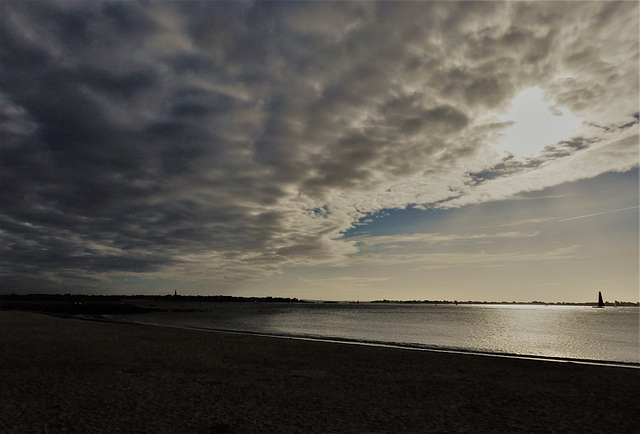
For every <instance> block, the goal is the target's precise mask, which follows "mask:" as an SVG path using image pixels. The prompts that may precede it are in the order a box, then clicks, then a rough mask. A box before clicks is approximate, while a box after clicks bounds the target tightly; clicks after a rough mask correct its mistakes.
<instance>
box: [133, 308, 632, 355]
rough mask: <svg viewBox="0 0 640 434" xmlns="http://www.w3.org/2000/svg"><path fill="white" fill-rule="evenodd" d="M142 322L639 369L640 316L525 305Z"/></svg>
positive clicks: (252, 312) (220, 314)
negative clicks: (607, 363)
mask: <svg viewBox="0 0 640 434" xmlns="http://www.w3.org/2000/svg"><path fill="white" fill-rule="evenodd" d="M192 307H194V308H197V307H200V308H202V309H207V311H204V312H155V313H149V314H144V315H139V316H136V319H137V320H139V321H142V322H149V323H156V324H164V325H173V326H181V327H203V328H209V329H224V330H233V331H247V332H256V333H264V334H274V335H285V336H296V337H310V338H324V339H328V338H329V339H341V340H349V341H358V342H369V343H387V344H400V345H410V346H415V347H422V348H432V349H453V350H463V351H474V352H486V353H506V354H517V355H527V356H538V357H550V358H569V359H583V360H596V361H615V362H625V363H633V364H639V363H640V336H639V309H638V308H637V307H617V308H615V307H608V308H605V309H593V308H591V307H577V306H566V307H565V306H524V305H458V306H455V305H402V304H398V305H396V304H366V303H363V304H295V303H294V304H284V303H283V304H279V303H277V304H276V303H216V304H213V303H212V304H205V303H203V304H202V305H200V306H198V305H197V304H193V306H192Z"/></svg>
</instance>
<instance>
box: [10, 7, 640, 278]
mask: <svg viewBox="0 0 640 434" xmlns="http://www.w3.org/2000/svg"><path fill="white" fill-rule="evenodd" d="M637 7H638V6H637V4H635V3H633V2H626V3H625V2H623V3H617V2H616V3H606V4H602V3H591V2H583V3H571V4H567V3H553V4H544V5H542V4H536V3H509V4H497V3H492V2H486V3H480V2H479V3H454V2H415V3H414V2H409V3H387V2H381V3H375V2H367V3H350V2H347V3H306V2H300V3H277V2H276V3H274V2H255V3H252V2H159V3H145V2H100V3H90V4H85V3H78V2H62V1H61V2H57V1H50V2H37V3H33V2H19V1H4V2H3V3H2V15H3V16H2V21H1V23H0V26H1V28H0V32H1V35H2V36H1V38H2V44H0V45H1V46H0V192H1V194H0V205H1V206H0V229H1V231H0V241H1V242H2V245H3V247H2V253H3V254H2V258H3V259H2V262H1V264H0V274H2V275H3V276H5V277H3V279H5V282H9V281H11V282H15V281H16V276H29V275H33V274H34V273H38V275H42V276H43V277H42V279H43V281H51V282H54V281H55V282H58V284H64V282H69V279H71V278H72V277H73V276H80V277H81V278H89V279H94V280H96V281H104V279H105V278H107V276H114V275H117V274H119V273H120V274H126V273H140V274H144V275H157V276H162V277H166V278H181V279H203V280H207V279H209V280H216V279H220V280H222V281H225V282H226V281H240V280H243V279H252V278H259V277H261V276H263V275H266V274H270V273H276V272H278V270H281V269H282V267H286V266H297V265H317V264H323V265H340V264H341V263H343V262H344V260H345V258H347V257H349V256H350V255H354V254H355V253H357V252H358V246H357V245H356V244H355V242H352V241H345V240H340V238H341V237H342V233H343V232H344V231H345V230H347V229H348V228H349V227H351V226H352V225H353V224H354V223H355V222H357V221H358V220H359V219H361V218H362V217H365V216H366V215H367V214H368V213H372V212H375V211H377V210H380V209H384V208H404V207H406V206H407V205H415V206H420V207H427V208H428V207H439V206H440V207H457V206H463V205H465V204H472V203H480V202H484V201H489V200H500V199H504V198H508V197H513V196H514V195H516V194H518V193H520V192H523V191H533V190H539V189H542V188H544V187H547V186H550V185H555V184H558V183H561V182H566V181H571V180H576V179H581V178H588V177H593V176H597V175H598V174H600V173H603V172H606V171H626V170H629V169H630V168H633V167H635V166H637V164H638V160H637V140H638V139H637V115H636V117H635V118H634V117H633V116H634V114H636V113H637V107H638V97H637V95H638V83H637V76H638V37H637V35H638V13H637ZM534 86H537V87H540V88H541V89H543V90H545V91H546V92H547V93H548V94H549V95H550V97H551V98H552V99H553V100H554V101H555V102H556V103H557V106H558V107H559V108H560V109H567V110H570V111H571V112H572V113H574V114H575V115H576V116H577V117H579V118H580V119H581V120H582V121H583V122H584V123H585V125H599V126H600V127H602V128H598V127H589V128H585V130H584V131H583V137H581V141H580V143H584V145H581V146H573V145H571V146H570V145H569V144H565V145H563V146H564V147H562V149H560V147H556V152H555V153H554V152H551V151H550V152H549V153H547V154H544V155H542V156H540V157H538V159H534V160H528V161H524V162H522V161H519V162H518V161H515V160H513V159H510V158H509V157H508V156H505V154H504V153H502V152H501V151H500V150H499V149H498V148H497V146H496V144H497V142H498V141H499V139H500V137H501V134H503V132H504V130H505V129H506V127H507V126H508V125H506V124H505V123H504V122H501V121H500V116H501V115H502V114H504V112H506V110H507V109H508V107H509V104H510V101H511V99H512V98H513V97H514V96H515V95H516V94H518V92H519V91H521V90H523V89H525V88H528V87H534ZM634 119H635V120H634ZM634 122H635V123H634ZM625 125H627V127H625V128H623V126H625ZM629 125H630V126H629ZM603 128H606V130H605V129H603ZM571 143H574V142H571ZM575 143H578V142H575ZM550 145H552V144H550ZM480 174H482V175H480ZM47 279H49V280H47Z"/></svg>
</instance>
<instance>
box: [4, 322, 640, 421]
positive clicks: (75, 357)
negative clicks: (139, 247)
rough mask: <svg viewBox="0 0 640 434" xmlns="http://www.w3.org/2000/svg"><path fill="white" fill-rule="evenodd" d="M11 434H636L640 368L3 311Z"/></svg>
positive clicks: (6, 403) (6, 407) (6, 400)
mask: <svg viewBox="0 0 640 434" xmlns="http://www.w3.org/2000/svg"><path fill="white" fill-rule="evenodd" d="M0 326H1V328H0V382H1V384H0V432H2V433H14V432H16V433H22V432H82V433H91V432H122V433H136V432H145V433H181V432H196V433H205V432H278V433H280V432H300V433H307V432H358V433H360V432H434V431H436V432H443V431H448V432H495V431H506V432H514V431H529V432H530V431H536V432H549V431H555V432H607V433H623V432H637V429H638V425H637V422H638V414H640V391H639V386H640V382H639V381H638V380H639V379H640V370H638V369H630V368H614V367H602V366H587V365H576V364H567V363H553V362H544V361H530V360H518V359H505V358H493V357H482V356H473V355H453V354H443V353H432V352H424V351H410V350H400V349H391V348H375V347H364V346H356V345H346V344H334V343H325V342H304V341H296V340H289V339H278V338H266V337H258V336H247V335H233V334H224V333H216V332H206V331H194V330H180V329H171V328H163V327H152V326H143V325H131V324H114V323H105V322H91V321H81V320H77V319H65V318H55V317H50V316H45V315H40V314H35V313H24V312H0Z"/></svg>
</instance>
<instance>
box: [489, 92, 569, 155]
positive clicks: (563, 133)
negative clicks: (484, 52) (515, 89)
mask: <svg viewBox="0 0 640 434" xmlns="http://www.w3.org/2000/svg"><path fill="white" fill-rule="evenodd" d="M504 120H505V121H507V122H513V125H511V126H510V127H509V128H508V129H507V130H506V132H505V138H504V140H503V141H502V143H501V146H502V148H503V149H505V150H506V151H507V152H511V153H512V154H515V155H517V156H520V157H527V156H534V155H537V154H539V153H540V152H541V151H542V150H543V149H544V148H545V147H546V146H549V145H553V144H555V143H557V142H559V141H561V140H567V139H570V138H571V137H572V135H574V134H576V133H577V132H578V129H579V127H580V124H581V122H580V120H579V119H578V118H576V117H575V116H574V115H573V114H572V113H571V112H569V111H568V110H566V109H565V110H560V109H558V108H557V107H556V106H555V104H554V103H552V102H551V101H549V100H547V99H546V98H545V95H544V92H543V90H542V89H540V88H530V89H526V90H524V91H522V92H521V93H520V94H518V95H517V96H516V97H515V98H514V99H513V102H512V105H511V110H510V111H509V113H508V114H507V115H506V116H505V119H504Z"/></svg>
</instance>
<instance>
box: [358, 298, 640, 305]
mask: <svg viewBox="0 0 640 434" xmlns="http://www.w3.org/2000/svg"><path fill="white" fill-rule="evenodd" d="M369 303H398V304H522V305H539V306H595V305H597V304H598V303H596V302H583V303H574V302H566V301H561V302H545V301H469V300H467V301H458V300H454V301H451V300H387V299H384V300H373V301H370V302H369ZM604 305H605V306H638V305H640V303H638V302H634V301H617V300H616V301H615V302H613V303H611V302H605V304H604Z"/></svg>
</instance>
